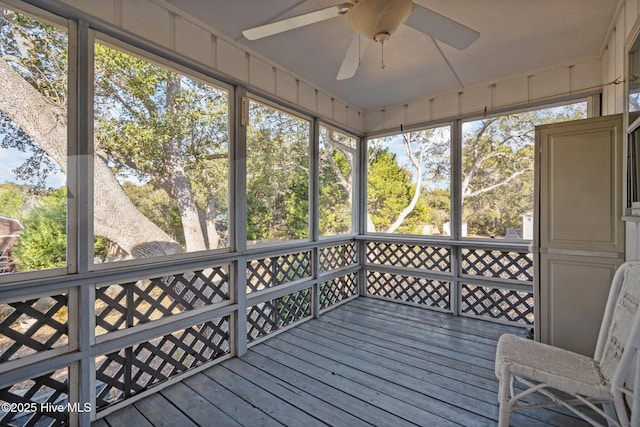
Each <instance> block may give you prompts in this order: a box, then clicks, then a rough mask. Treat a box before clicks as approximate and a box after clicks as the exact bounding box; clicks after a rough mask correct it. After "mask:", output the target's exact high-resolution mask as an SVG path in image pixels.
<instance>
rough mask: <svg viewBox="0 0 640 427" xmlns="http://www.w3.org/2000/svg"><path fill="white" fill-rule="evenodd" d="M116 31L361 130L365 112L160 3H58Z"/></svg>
mask: <svg viewBox="0 0 640 427" xmlns="http://www.w3.org/2000/svg"><path fill="white" fill-rule="evenodd" d="M60 2H61V3H66V4H68V5H70V6H72V7H75V8H77V9H79V10H81V11H83V12H85V13H88V14H90V15H92V16H94V17H96V18H99V19H101V20H103V21H105V22H107V23H109V24H112V25H114V26H115V27H117V28H120V29H122V30H126V31H128V32H130V33H132V34H135V35H136V36H139V37H141V38H143V39H146V40H148V41H151V42H153V43H156V44H158V45H159V46H162V47H164V48H167V49H169V50H171V51H173V52H175V53H177V54H180V55H183V56H185V57H187V58H189V59H191V60H194V61H197V62H199V63H200V64H202V65H204V66H205V67H208V68H211V69H213V70H215V71H216V72H217V73H222V74H224V75H227V76H229V78H230V79H232V80H234V81H240V82H242V83H243V84H247V85H249V87H250V88H251V87H254V88H257V89H259V90H260V91H263V92H265V93H267V94H269V95H273V96H276V97H278V98H281V99H283V100H285V101H288V102H290V103H292V104H295V105H298V106H300V107H302V108H303V109H305V110H307V111H309V112H310V113H312V114H315V115H318V116H321V117H323V118H326V119H327V120H330V121H332V122H335V123H337V124H340V125H343V126H345V127H347V128H349V129H352V130H353V131H355V132H358V133H361V132H362V131H363V122H362V118H363V115H362V112H361V111H360V110H359V109H357V108H355V107H353V106H350V105H348V104H347V103H345V102H344V101H341V100H340V99H338V98H337V97H335V96H333V95H331V94H329V93H326V92H324V91H322V90H320V89H318V88H317V87H315V86H314V85H313V84H312V83H309V82H306V81H304V80H302V79H301V78H299V77H297V76H295V75H293V74H292V73H290V72H289V71H287V70H284V69H282V68H280V67H279V66H278V65H277V64H274V63H272V62H270V61H269V60H268V59H267V58H264V57H261V56H260V55H258V54H256V53H255V52H250V51H249V50H247V49H246V48H244V47H240V45H238V44H236V43H234V42H233V40H230V39H228V38H227V37H226V36H224V35H222V34H220V33H218V32H217V31H216V30H215V29H214V28H212V27H210V26H208V25H207V24H205V23H203V22H200V21H198V20H197V19H196V18H194V17H191V16H188V15H187V16H185V15H183V14H182V13H183V12H181V11H180V10H178V9H176V8H175V7H173V6H172V5H170V4H168V3H166V2H164V1H162V0H135V1H131V0H60Z"/></svg>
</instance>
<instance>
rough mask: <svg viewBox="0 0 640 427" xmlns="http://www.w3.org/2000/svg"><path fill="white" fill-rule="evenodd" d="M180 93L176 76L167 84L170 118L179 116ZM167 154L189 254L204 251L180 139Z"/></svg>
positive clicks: (169, 144) (173, 140) (167, 147)
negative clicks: (177, 99)
mask: <svg viewBox="0 0 640 427" xmlns="http://www.w3.org/2000/svg"><path fill="white" fill-rule="evenodd" d="M179 92H180V76H179V75H176V76H175V77H174V78H173V79H171V80H170V81H169V82H167V94H166V95H167V98H166V100H165V103H166V107H167V112H168V115H169V117H171V116H173V117H177V116H178V111H177V110H178V108H177V106H176V98H177V96H178V94H179ZM169 120H170V119H169ZM164 152H165V156H166V157H165V159H166V160H165V168H166V170H167V178H168V180H169V182H170V183H171V190H172V191H171V193H172V195H173V197H175V200H176V203H177V204H178V211H179V212H180V219H181V221H182V229H183V232H184V241H185V244H186V247H187V251H188V252H194V251H202V250H205V249H207V245H206V243H205V238H204V233H203V232H202V225H201V224H200V214H199V213H198V206H197V205H196V201H195V197H194V195H193V190H192V189H191V184H190V183H189V178H187V173H186V171H185V165H184V159H183V157H182V153H181V152H180V139H179V137H178V136H175V135H174V136H172V137H171V139H170V140H169V141H168V142H166V143H165V144H164Z"/></svg>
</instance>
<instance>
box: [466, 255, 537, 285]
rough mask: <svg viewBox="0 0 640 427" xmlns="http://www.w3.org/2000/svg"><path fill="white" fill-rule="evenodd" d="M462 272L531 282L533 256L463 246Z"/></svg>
mask: <svg viewBox="0 0 640 427" xmlns="http://www.w3.org/2000/svg"><path fill="white" fill-rule="evenodd" d="M461 257H462V262H461V268H462V273H463V274H468V275H472V276H483V277H494V278H498V279H508V280H518V281H521V282H533V256H532V255H531V254H529V253H521V252H514V251H501V250H487V249H477V248H473V249H471V248H463V249H462V250H461Z"/></svg>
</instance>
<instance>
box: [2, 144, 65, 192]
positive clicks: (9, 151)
mask: <svg viewBox="0 0 640 427" xmlns="http://www.w3.org/2000/svg"><path fill="white" fill-rule="evenodd" d="M30 154H31V153H30V152H28V153H25V152H22V151H20V150H17V149H15V148H0V184H4V183H8V182H14V183H16V184H25V182H24V181H22V180H18V179H17V178H16V175H15V173H14V172H13V170H14V169H16V168H17V167H19V166H20V165H21V164H22V163H23V162H24V161H25V160H26V159H27V158H28V157H29V156H30ZM66 181H67V178H66V175H65V174H64V173H62V172H58V173H56V174H52V175H50V176H49V178H48V179H47V186H48V187H51V188H59V187H62V186H63V185H65V183H66ZM0 203H1V201H0Z"/></svg>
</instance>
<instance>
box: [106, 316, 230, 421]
mask: <svg viewBox="0 0 640 427" xmlns="http://www.w3.org/2000/svg"><path fill="white" fill-rule="evenodd" d="M229 352H230V337H229V317H228V316H225V317H222V318H218V319H214V320H211V321H208V322H205V323H201V324H198V325H194V326H191V327H189V328H186V329H182V330H179V331H176V332H173V333H171V334H167V335H164V336H161V337H158V338H155V339H152V340H149V341H147V342H144V343H141V344H138V345H135V346H132V347H127V348H124V349H121V350H119V351H116V352H113V353H109V354H105V355H102V356H98V357H96V381H97V384H96V388H97V393H96V394H97V396H96V406H97V408H98V409H102V408H104V407H106V406H109V405H111V404H113V403H116V402H119V401H121V400H124V399H126V398H128V397H131V396H133V395H135V394H137V393H140V392H141V391H144V390H147V389H148V388H150V387H153V386H154V385H156V384H159V383H161V382H163V381H166V380H167V379H169V378H171V377H173V376H175V375H177V374H180V373H183V372H185V371H188V370H189V369H192V368H195V367H197V366H200V365H202V364H204V363H207V362H210V361H212V360H215V359H218V358H220V357H221V356H223V355H225V354H228V353H229Z"/></svg>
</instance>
